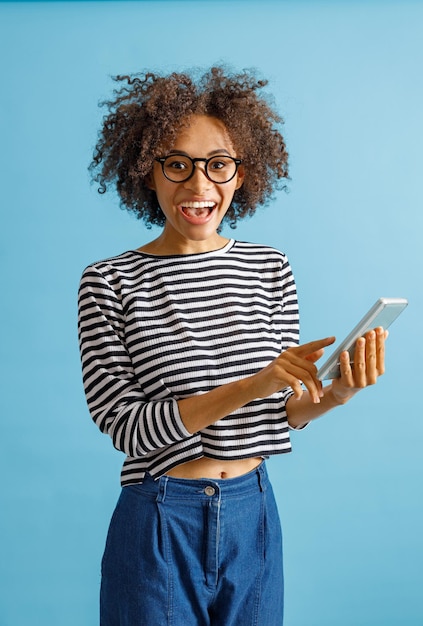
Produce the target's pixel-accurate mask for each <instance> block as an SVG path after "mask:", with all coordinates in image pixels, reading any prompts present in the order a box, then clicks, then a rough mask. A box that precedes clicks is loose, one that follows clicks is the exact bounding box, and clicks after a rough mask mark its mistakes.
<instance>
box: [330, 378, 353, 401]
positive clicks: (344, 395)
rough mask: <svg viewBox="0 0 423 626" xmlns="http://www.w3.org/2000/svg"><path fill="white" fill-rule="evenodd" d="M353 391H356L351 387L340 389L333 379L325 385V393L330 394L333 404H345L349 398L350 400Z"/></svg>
mask: <svg viewBox="0 0 423 626" xmlns="http://www.w3.org/2000/svg"><path fill="white" fill-rule="evenodd" d="M355 393H356V392H355V391H354V390H352V389H347V388H344V389H341V388H340V387H339V386H338V385H337V383H336V382H335V381H333V382H332V383H331V384H330V385H329V386H328V387H327V394H328V395H329V396H330V398H331V399H332V401H333V403H334V405H335V406H342V405H343V404H346V403H347V402H348V401H349V400H351V398H352V397H353V396H354V395H355ZM325 395H326V394H325Z"/></svg>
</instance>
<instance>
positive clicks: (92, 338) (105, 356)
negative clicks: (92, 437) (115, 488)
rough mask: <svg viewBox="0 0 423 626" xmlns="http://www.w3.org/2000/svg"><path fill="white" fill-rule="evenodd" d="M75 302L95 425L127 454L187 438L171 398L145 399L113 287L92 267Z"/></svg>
mask: <svg viewBox="0 0 423 626" xmlns="http://www.w3.org/2000/svg"><path fill="white" fill-rule="evenodd" d="M115 287H116V286H115ZM78 302H79V317H78V332H79V343H80V353H81V360H82V374H83V384H84V389H85V394H86V399H87V403H88V408H89V410H90V413H91V416H92V418H93V420H94V422H95V423H96V424H97V426H98V427H99V428H100V430H101V431H102V432H103V433H108V434H109V435H110V437H111V438H112V440H113V444H114V446H115V447H116V448H117V449H118V450H121V451H123V452H125V453H126V454H127V455H128V456H130V457H140V456H143V455H145V454H147V453H149V452H151V451H153V450H158V449H160V448H163V447H165V446H168V445H170V444H173V443H176V442H179V441H182V440H183V439H186V438H188V437H190V436H191V434H190V433H189V432H188V431H187V430H186V428H185V427H184V425H183V422H182V420H181V417H180V415H179V410H178V404H177V402H176V399H175V398H163V399H157V400H148V399H147V398H146V395H145V393H144V392H143V389H142V388H141V386H140V384H139V382H138V380H137V377H136V375H135V372H134V368H133V365H132V362H131V358H130V356H129V354H128V351H127V348H126V346H125V333H124V315H123V310H122V303H121V302H120V299H119V290H118V289H117V288H116V289H112V287H111V285H110V284H109V282H108V281H106V280H105V278H104V277H103V276H102V274H101V273H100V271H99V269H97V268H96V267H94V266H91V267H88V268H87V269H86V270H85V272H84V273H83V276H82V279H81V284H80V289H79V301H78Z"/></svg>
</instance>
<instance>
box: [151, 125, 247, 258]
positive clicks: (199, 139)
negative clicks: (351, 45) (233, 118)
mask: <svg viewBox="0 0 423 626" xmlns="http://www.w3.org/2000/svg"><path fill="white" fill-rule="evenodd" d="M170 154H178V155H186V156H189V157H191V158H193V159H195V158H207V159H208V158H210V157H212V156H214V155H227V156H232V157H237V156H238V155H237V154H236V153H235V150H234V147H233V145H232V142H231V140H230V138H229V135H228V133H227V130H226V127H225V125H224V124H223V123H222V122H221V121H220V120H218V119H216V118H214V117H209V116H206V115H193V116H192V117H191V118H190V119H189V123H188V125H187V126H184V127H183V128H182V130H181V132H180V133H179V134H178V136H177V138H176V140H175V143H174V144H173V145H172V146H171V147H170V148H168V149H167V150H166V152H165V154H164V155H163V156H167V155H170ZM181 165H182V164H181V163H179V162H178V163H176V164H175V167H181ZM195 165H196V167H195V170H194V173H193V175H192V176H191V178H189V180H186V181H185V182H180V183H174V182H171V181H170V180H168V179H167V178H166V177H165V176H164V174H163V171H162V166H161V164H160V163H157V162H156V163H155V164H154V169H153V172H152V176H151V179H150V187H151V188H152V189H154V191H155V192H156V195H157V200H158V202H159V205H160V208H161V210H162V211H163V213H164V215H165V217H166V224H165V227H164V230H163V233H162V235H161V236H160V237H159V239H158V240H156V241H157V243H159V242H160V244H161V245H160V250H162V251H163V250H167V251H168V252H166V253H174V252H175V251H176V250H177V251H179V252H180V253H182V254H183V253H190V252H206V251H210V250H216V249H218V248H219V247H222V245H224V243H225V241H226V240H225V239H223V238H222V237H221V236H220V235H219V234H218V233H217V229H218V227H219V225H220V223H221V221H222V219H223V218H224V216H225V214H226V212H227V210H228V208H229V206H230V204H231V202H232V198H233V195H234V193H235V191H236V189H238V188H239V187H241V185H242V182H243V179H244V171H243V167H242V165H241V166H240V167H239V168H238V171H237V173H236V175H235V176H234V177H233V178H232V180H230V181H229V182H227V183H223V184H218V183H214V182H212V181H211V180H209V179H208V178H207V177H206V175H205V173H204V162H202V161H200V162H197V163H196V164H195ZM216 167H217V166H216ZM153 243H154V242H153ZM146 249H147V248H146V247H145V248H144V250H146Z"/></svg>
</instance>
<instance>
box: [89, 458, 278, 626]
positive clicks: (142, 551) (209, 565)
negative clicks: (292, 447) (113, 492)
mask: <svg viewBox="0 0 423 626" xmlns="http://www.w3.org/2000/svg"><path fill="white" fill-rule="evenodd" d="M282 619H283V573H282V537H281V529H280V523H279V516H278V512H277V508H276V503H275V499H274V496H273V491H272V488H271V485H270V483H269V480H268V477H267V472H266V468H265V465H264V463H263V464H262V465H260V467H258V468H257V469H255V470H253V471H252V472H249V473H248V474H245V475H243V476H240V477H238V478H232V479H225V480H209V479H200V480H187V479H179V478H172V477H168V476H162V477H161V478H160V479H159V480H157V481H154V480H152V479H151V477H149V476H147V477H146V479H145V482H144V483H143V484H141V485H131V486H128V487H124V488H123V489H122V493H121V496H120V498H119V501H118V503H117V506H116V509H115V511H114V514H113V517H112V521H111V524H110V528H109V533H108V537H107V543H106V549H105V553H104V557H103V563H102V585H101V626H282Z"/></svg>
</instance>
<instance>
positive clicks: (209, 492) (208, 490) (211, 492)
mask: <svg viewBox="0 0 423 626" xmlns="http://www.w3.org/2000/svg"><path fill="white" fill-rule="evenodd" d="M204 493H205V494H206V496H214V494H215V493H216V489H215V488H214V487H210V486H209V487H206V488H205V489H204Z"/></svg>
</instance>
